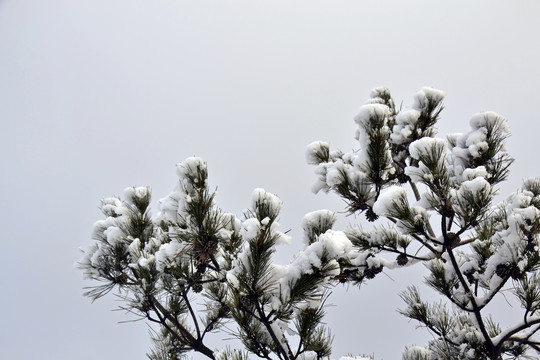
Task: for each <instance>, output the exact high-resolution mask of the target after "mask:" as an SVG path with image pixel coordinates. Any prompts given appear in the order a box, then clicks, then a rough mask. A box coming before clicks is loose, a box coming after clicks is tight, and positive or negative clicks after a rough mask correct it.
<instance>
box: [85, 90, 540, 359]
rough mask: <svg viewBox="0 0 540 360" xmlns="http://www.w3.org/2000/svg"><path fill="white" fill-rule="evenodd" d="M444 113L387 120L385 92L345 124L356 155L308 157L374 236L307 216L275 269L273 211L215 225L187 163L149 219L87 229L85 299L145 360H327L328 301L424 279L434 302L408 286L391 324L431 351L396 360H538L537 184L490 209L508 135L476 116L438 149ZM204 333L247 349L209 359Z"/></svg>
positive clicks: (321, 148)
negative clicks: (398, 320) (408, 326)
mask: <svg viewBox="0 0 540 360" xmlns="http://www.w3.org/2000/svg"><path fill="white" fill-rule="evenodd" d="M443 99H444V93H443V92H441V91H439V90H435V89H431V88H423V89H422V90H420V91H419V92H418V93H417V94H416V96H415V99H414V103H413V105H412V106H410V107H408V108H406V109H399V110H398V109H396V107H395V103H394V101H393V99H392V97H391V95H390V92H389V91H388V90H387V89H385V88H377V89H374V90H373V91H372V93H371V98H370V100H369V101H368V103H367V104H366V105H364V106H363V107H362V109H361V111H360V113H359V114H358V115H357V116H356V117H355V122H356V123H357V125H358V130H357V132H356V136H355V137H356V139H357V140H358V141H359V145H360V148H359V150H356V151H352V152H349V153H343V152H340V151H334V150H330V147H329V145H328V143H326V142H321V141H318V142H314V143H312V144H310V145H309V146H308V148H307V152H306V158H307V162H308V163H309V164H312V165H314V166H315V167H316V170H315V173H316V175H317V180H316V182H315V184H314V186H313V188H312V190H313V191H314V192H319V191H320V190H323V191H325V192H335V193H337V194H338V196H340V197H341V198H343V199H344V200H345V201H346V204H347V211H348V212H349V213H351V214H352V213H358V214H359V213H363V214H364V215H365V218H366V220H365V226H364V228H366V229H367V228H369V229H370V230H364V229H363V228H362V227H360V224H359V225H358V226H357V227H351V228H348V229H345V230H343V231H337V230H333V229H332V228H333V226H334V223H335V222H336V220H337V216H336V214H335V213H333V212H331V211H329V210H319V211H315V212H312V213H309V214H307V215H306V216H305V217H304V220H303V222H302V228H303V230H304V233H305V239H306V244H305V248H304V249H303V250H302V251H300V252H299V253H298V254H296V255H295V257H294V259H293V260H292V261H291V263H290V264H289V265H288V266H280V265H277V264H275V263H274V262H273V253H274V251H275V246H276V244H279V243H288V242H290V240H291V239H290V237H289V236H288V235H287V234H285V233H283V232H281V231H280V230H279V224H278V218H279V213H280V210H281V207H282V203H281V201H280V199H279V198H278V197H276V196H275V195H273V194H270V193H268V192H266V191H265V190H263V189H256V190H255V191H254V192H253V196H252V204H251V208H250V210H249V211H247V212H246V213H244V214H243V215H242V216H240V217H237V216H236V215H234V214H229V213H225V212H223V211H222V210H221V209H220V208H219V207H217V205H216V203H215V192H213V191H211V190H210V189H209V187H208V171H207V167H206V164H205V163H204V161H203V160H201V159H199V158H188V159H187V160H185V161H184V162H182V163H181V164H179V165H178V167H177V170H178V178H179V180H178V183H177V185H176V187H175V188H174V190H173V191H172V192H171V193H170V194H169V195H168V196H167V197H166V198H164V199H163V200H161V201H160V206H159V212H158V213H157V214H156V215H155V216H151V214H150V208H149V204H150V195H151V194H150V190H149V189H148V188H145V187H142V188H128V189H126V190H125V192H124V196H123V199H120V198H109V199H104V200H103V201H102V206H101V210H102V211H103V213H104V215H105V217H106V218H105V219H104V220H101V221H98V222H97V223H96V225H95V229H94V233H93V238H94V240H95V241H94V243H93V244H92V245H91V246H90V247H88V248H86V249H85V250H84V257H83V258H82V259H81V260H80V262H79V267H80V268H81V269H82V270H83V271H84V274H85V276H86V277H87V278H90V279H93V280H98V281H100V282H102V283H103V284H102V285H99V286H95V287H93V288H91V289H90V290H89V291H88V292H87V293H86V295H88V296H90V297H91V298H93V299H97V298H99V297H101V296H103V295H105V294H107V293H108V292H110V291H112V290H115V291H117V292H118V294H120V296H122V297H123V300H124V308H125V309H126V310H128V311H129V312H131V313H135V314H137V315H139V316H141V317H143V318H146V319H147V320H148V321H149V322H152V323H156V324H158V326H159V329H158V330H156V331H155V333H154V335H153V340H154V344H155V345H154V348H153V349H152V351H151V353H150V354H148V356H149V358H150V359H180V358H182V357H183V356H184V355H185V354H186V353H187V352H189V351H196V352H199V353H201V354H204V355H206V356H207V357H209V358H211V359H219V360H223V359H235V360H243V359H248V357H253V356H256V357H258V358H264V359H282V360H295V359H304V360H307V359H310V360H311V359H317V360H318V359H329V358H330V355H331V342H332V335H331V334H330V331H329V329H327V328H326V327H325V325H324V323H323V317H324V314H325V304H326V300H327V298H328V296H329V294H330V292H331V289H332V286H335V285H336V284H340V283H353V284H357V285H361V284H362V283H364V282H366V281H369V280H370V279H373V278H374V277H376V275H377V274H379V273H381V272H382V271H383V270H384V269H399V268H404V267H408V266H419V264H418V263H422V264H424V265H425V266H426V268H427V269H428V276H427V277H426V278H425V279H424V281H425V283H426V284H427V285H428V286H429V287H431V288H432V289H434V290H435V291H436V292H437V293H438V294H439V295H440V297H441V301H440V302H437V303H432V304H431V303H428V302H426V301H425V300H424V299H423V298H422V296H421V294H420V291H419V289H418V287H417V286H415V285H414V284H411V286H409V287H408V290H407V291H405V292H403V293H402V294H401V297H402V299H403V301H404V303H405V308H404V309H402V310H400V313H401V314H403V315H404V316H406V317H408V318H410V319H413V320H415V321H417V322H419V323H420V324H421V325H422V326H423V327H425V328H426V329H427V330H428V331H430V332H431V333H432V335H433V340H431V341H430V342H429V344H427V347H418V346H411V347H408V348H406V349H405V350H404V353H403V359H405V360H414V359H418V360H420V359H422V360H424V359H425V360H427V359H490V360H498V359H503V358H505V359H508V358H510V359H518V358H530V357H531V356H532V355H531V354H538V353H540V339H538V337H537V336H536V333H537V330H538V329H540V313H539V311H540V284H539V281H540V272H539V268H540V254H539V248H538V235H539V233H540V179H539V178H530V179H526V180H525V181H524V183H523V185H522V187H521V189H520V190H518V191H516V192H515V193H514V194H512V195H510V196H509V197H508V198H507V199H506V200H504V201H502V202H500V203H498V204H494V198H495V196H496V194H497V191H498V190H497V185H498V184H499V183H501V182H502V181H504V180H506V178H507V177H508V174H509V167H510V165H511V163H512V161H513V159H512V158H511V157H510V155H509V154H508V153H507V151H506V148H505V140H506V138H507V137H508V136H509V130H508V127H507V125H506V121H505V119H504V118H503V117H501V116H500V115H498V114H496V113H493V112H485V113H481V114H477V115H475V116H473V117H472V119H471V121H470V126H471V130H469V131H468V132H466V133H463V134H451V135H448V136H447V138H446V139H443V138H438V137H435V136H436V135H437V134H436V127H435V125H436V123H437V121H438V120H439V117H440V114H441V111H442V110H443V104H442V101H443ZM370 223H374V224H373V225H367V224H370ZM503 292H504V295H503ZM501 296H505V297H506V298H508V297H510V296H513V297H514V302H515V303H516V304H519V305H520V306H521V308H522V315H521V316H520V317H519V318H517V319H515V323H514V324H513V325H511V326H508V327H506V328H504V329H503V328H502V327H501V325H499V323H498V322H497V320H496V315H497V314H490V313H489V312H488V310H487V308H488V305H489V304H490V303H492V301H494V299H496V298H498V297H501ZM201 303H202V304H204V307H203V308H200V307H198V306H197V304H201ZM226 324H235V326H228V327H227V328H225V327H224V326H225V325H226ZM228 329H234V330H232V331H233V333H232V334H231V330H228ZM214 331H221V332H223V333H224V334H225V333H227V334H228V335H233V336H235V337H237V338H238V339H240V340H241V342H242V343H243V346H244V349H243V350H231V349H222V350H219V349H212V348H211V345H209V344H208V343H207V335H208V334H209V333H210V332H214ZM363 358H364V357H355V358H354V359H363ZM368 358H369V357H365V359H368ZM342 359H353V358H348V357H343V358H342Z"/></svg>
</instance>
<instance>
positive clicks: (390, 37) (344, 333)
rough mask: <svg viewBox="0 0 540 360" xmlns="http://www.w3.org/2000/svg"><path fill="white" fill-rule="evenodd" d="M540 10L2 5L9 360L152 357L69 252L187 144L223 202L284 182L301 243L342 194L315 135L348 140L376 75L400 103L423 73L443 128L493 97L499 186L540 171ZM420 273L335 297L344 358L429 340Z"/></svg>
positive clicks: (0, 115) (241, 201) (171, 177)
mask: <svg viewBox="0 0 540 360" xmlns="http://www.w3.org/2000/svg"><path fill="white" fill-rule="evenodd" d="M539 19H540V2H537V1H533V0H531V1H520V0H515V1H436V0H432V1H404V0H396V1H371V0H370V1H367V0H354V1H348V0H338V1H335V0H334V1H313V0H311V1H291V0H287V1H255V0H251V1H226V0H219V1H218V0H214V1H210V0H208V1H181V0H171V1H158V0H153V1H142V0H92V1H86V0H78V1H74V0H63V1H62V0H47V1H44V0H0V122H1V125H2V127H1V130H0V146H1V149H0V150H1V151H0V157H1V164H2V176H1V177H0V186H1V188H2V189H4V190H3V196H2V198H3V199H4V200H3V201H2V202H3V206H2V207H1V210H0V221H1V225H2V235H1V241H2V249H3V254H4V255H3V256H2V257H1V261H0V288H1V290H0V291H1V296H0V309H1V313H2V318H1V320H0V321H1V324H2V325H1V326H0V358H3V359H15V360H17V359H35V358H42V359H56V360H62V359H81V360H87V359H133V360H137V359H144V358H145V353H146V351H147V350H148V348H149V345H150V342H149V340H148V334H147V327H146V325H145V324H144V322H136V323H127V324H118V322H119V321H123V320H129V319H132V318H130V317H129V316H127V315H126V314H124V313H122V312H118V311H116V312H115V311H111V310H113V309H115V308H116V307H117V306H118V303H117V302H116V301H115V299H114V297H108V298H105V299H101V300H99V301H97V302H95V303H94V304H92V303H91V302H90V300H89V299H87V298H84V297H83V296H82V292H83V290H82V288H83V287H85V286H90V285H92V283H90V282H88V281H83V279H82V274H81V272H80V271H78V270H76V269H74V267H73V263H74V262H75V261H77V260H78V259H79V257H80V253H79V251H78V247H80V246H87V245H89V244H90V233H91V230H92V225H93V223H94V222H95V221H96V220H98V219H100V218H101V215H100V212H99V210H98V205H99V200H100V199H101V198H103V197H108V196H111V195H119V194H121V193H122V190H123V189H124V188H125V187H127V186H133V185H135V186H139V185H147V186H150V187H151V188H152V189H153V193H154V199H155V200H157V199H159V198H161V197H164V196H166V195H167V194H168V192H169V191H170V190H171V189H172V187H173V186H174V183H175V164H176V163H178V162H181V161H182V160H183V159H185V158H186V157H188V156H192V155H197V156H201V157H203V158H204V159H205V160H206V161H207V162H208V166H209V171H210V183H211V185H212V186H219V194H218V198H217V201H218V205H219V206H220V207H221V208H223V209H224V210H226V211H230V212H235V213H237V214H240V213H241V212H242V210H243V209H246V208H247V207H248V206H249V202H250V194H251V192H252V190H253V189H254V188H256V187H263V188H265V189H266V190H267V191H270V192H273V193H276V194H278V195H279V196H280V197H281V199H282V200H283V202H284V210H283V213H282V216H281V221H280V223H281V225H282V228H284V229H292V234H293V236H294V238H295V239H294V240H293V241H294V242H296V244H297V245H293V248H294V249H297V247H298V246H299V245H298V243H300V242H301V236H302V235H301V232H300V231H299V224H300V221H301V218H302V216H303V214H305V213H307V212H309V211H313V210H316V209H320V208H329V209H331V210H334V211H341V210H343V208H344V206H343V203H342V202H341V201H340V200H339V199H337V198H336V197H335V196H333V195H324V194H319V195H314V194H312V193H311V192H310V190H309V189H310V185H311V184H312V183H313V181H314V179H315V178H314V175H313V173H312V172H313V169H312V168H310V167H309V166H308V165H306V164H305V160H304V149H305V147H306V145H307V144H308V143H310V142H312V141H314V140H326V141H329V142H330V144H331V146H332V147H334V148H340V149H342V150H345V151H348V150H350V149H352V148H354V147H355V146H356V145H355V141H354V138H353V136H354V130H355V125H354V123H353V121H352V118H353V116H354V115H355V114H356V112H357V111H358V109H359V108H360V106H361V105H362V104H363V103H364V101H365V100H366V99H367V97H368V95H369V92H370V90H371V89H372V88H373V87H377V86H385V87H388V88H389V89H390V90H391V92H392V94H393V95H394V98H395V100H396V103H398V104H399V103H400V102H401V101H403V104H404V105H405V106H406V105H408V104H410V103H411V102H412V97H413V95H414V94H415V92H416V91H417V90H419V89H420V88H421V87H422V86H426V85H427V86H432V87H435V88H439V89H442V90H444V91H446V93H447V98H446V101H445V104H446V108H445V110H444V112H443V116H442V121H441V123H440V124H439V125H438V128H439V136H444V135H445V134H447V133H448V132H465V131H467V130H468V129H469V125H468V119H469V118H470V117H471V116H472V115H473V114H475V113H477V112H479V111H484V110H493V111H497V112H499V113H500V114H502V115H503V116H505V117H506V118H507V119H508V121H509V125H510V128H511V129H512V132H513V137H512V138H511V139H510V141H509V150H510V152H511V154H512V155H513V156H514V157H516V162H515V164H514V165H513V167H512V173H511V176H510V179H509V181H508V183H506V184H505V185H504V186H503V187H502V190H503V192H504V193H508V192H510V191H512V190H513V189H515V188H517V187H519V185H520V182H521V180H522V179H523V178H525V177H528V176H537V175H540V168H539V164H540V160H539V157H538V153H539V146H538V134H539V130H540V125H539V119H538V106H539V96H540V50H539V46H538V39H539V37H540V21H539ZM362 221H363V220H362V218H360V217H359V218H354V217H349V218H342V219H341V220H340V223H339V224H340V225H339V226H341V227H344V226H346V225H347V224H354V223H357V222H362ZM295 246H296V247H295ZM285 253H286V255H288V256H290V255H289V254H290V251H285ZM281 256H282V257H283V260H281V257H280V261H281V262H283V263H285V262H288V261H289V259H290V258H287V256H283V255H281ZM419 273H421V269H420V268H418V269H412V270H410V271H408V272H404V273H403V274H399V273H397V272H388V273H387V275H388V276H384V275H381V276H379V277H378V278H376V279H375V280H374V281H372V282H370V283H368V284H367V286H364V287H362V289H361V290H358V289H357V288H354V287H351V288H349V289H346V288H340V289H339V290H338V291H337V292H336V294H334V296H333V297H332V298H331V301H330V302H331V303H333V304H334V305H335V306H334V307H332V308H330V309H329V316H328V319H327V320H328V323H329V324H330V325H331V327H332V330H333V333H334V335H335V347H334V356H335V358H338V357H339V356H342V355H345V354H347V353H352V354H358V353H369V354H373V353H374V354H375V355H376V357H377V359H386V360H391V359H399V358H400V357H401V355H400V354H401V351H402V350H403V348H404V346H406V345H411V344H417V345H426V344H427V340H428V339H429V335H428V334H427V333H426V332H425V331H424V330H422V329H418V330H415V325H416V324H414V323H412V322H408V321H407V319H405V318H403V317H401V316H399V315H398V314H397V313H396V311H395V309H396V308H397V307H399V306H402V303H401V301H400V299H399V298H398V296H397V294H398V293H399V292H400V291H401V290H403V289H405V287H406V286H407V285H408V284H410V283H411V282H416V283H418V282H420V281H421V276H420V275H419Z"/></svg>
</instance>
